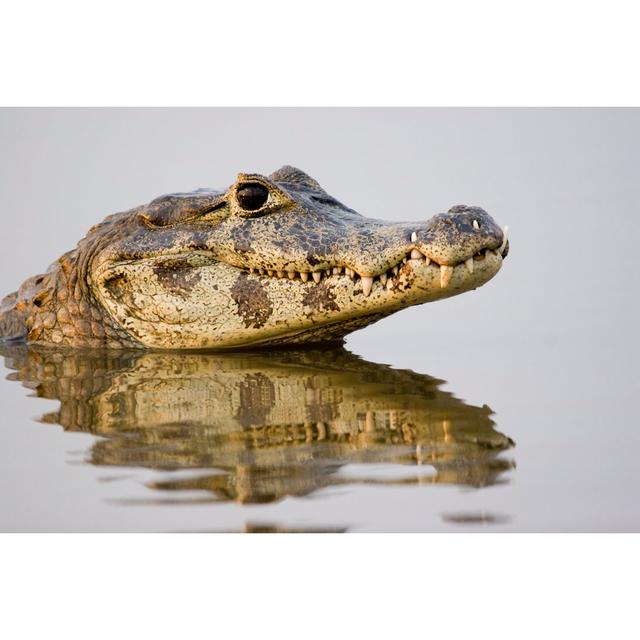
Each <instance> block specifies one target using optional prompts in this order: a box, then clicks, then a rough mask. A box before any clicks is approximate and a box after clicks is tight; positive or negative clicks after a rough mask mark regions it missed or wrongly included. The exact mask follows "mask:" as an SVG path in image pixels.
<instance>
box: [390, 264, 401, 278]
mask: <svg viewBox="0 0 640 640" xmlns="http://www.w3.org/2000/svg"><path fill="white" fill-rule="evenodd" d="M391 271H393V275H394V276H397V275H398V271H400V267H399V266H398V265H396V266H395V267H393V269H391Z"/></svg>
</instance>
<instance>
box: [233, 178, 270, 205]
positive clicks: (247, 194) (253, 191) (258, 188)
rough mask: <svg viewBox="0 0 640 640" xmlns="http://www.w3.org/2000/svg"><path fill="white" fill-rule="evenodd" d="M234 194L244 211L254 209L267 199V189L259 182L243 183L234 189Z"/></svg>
mask: <svg viewBox="0 0 640 640" xmlns="http://www.w3.org/2000/svg"><path fill="white" fill-rule="evenodd" d="M236 195H237V197H238V203H239V204H240V206H241V207H242V208H243V209H244V210H245V211H255V210H256V209H259V208H260V207H261V206H262V205H263V204H264V203H265V202H266V201H267V199H268V198H269V190H268V189H267V188H266V187H265V186H263V185H261V184H257V183H254V184H245V185H243V186H242V187H240V188H239V189H238V190H237V191H236Z"/></svg>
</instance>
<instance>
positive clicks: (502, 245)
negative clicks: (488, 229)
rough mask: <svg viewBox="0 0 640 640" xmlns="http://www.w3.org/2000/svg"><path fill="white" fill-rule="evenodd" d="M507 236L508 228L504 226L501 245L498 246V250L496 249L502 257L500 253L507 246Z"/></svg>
mask: <svg viewBox="0 0 640 640" xmlns="http://www.w3.org/2000/svg"><path fill="white" fill-rule="evenodd" d="M508 235H509V227H508V226H506V225H505V228H504V229H503V230H502V244H501V245H500V248H499V249H498V253H499V254H500V255H502V252H503V251H504V248H505V247H506V246H507V237H508Z"/></svg>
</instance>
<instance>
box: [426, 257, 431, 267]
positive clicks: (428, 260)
mask: <svg viewBox="0 0 640 640" xmlns="http://www.w3.org/2000/svg"><path fill="white" fill-rule="evenodd" d="M430 262H431V258H429V256H425V257H424V264H425V266H429V263H430Z"/></svg>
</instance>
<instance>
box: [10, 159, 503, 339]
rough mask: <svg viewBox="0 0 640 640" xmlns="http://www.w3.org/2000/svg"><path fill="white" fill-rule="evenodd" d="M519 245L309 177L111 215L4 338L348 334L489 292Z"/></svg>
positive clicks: (465, 214) (275, 177)
mask: <svg viewBox="0 0 640 640" xmlns="http://www.w3.org/2000/svg"><path fill="white" fill-rule="evenodd" d="M507 252H508V242H507V238H506V231H505V232H503V231H502V230H501V229H500V227H499V226H498V225H497V224H496V223H495V222H494V221H493V219H492V218H491V217H490V216H489V215H488V214H487V213H486V212H485V211H484V210H483V209H481V208H478V207H469V206H464V205H458V206H455V207H452V208H451V209H449V211H448V212H447V213H442V214H439V215H436V216H434V217H432V218H431V219H430V220H428V221H426V222H385V221H381V220H373V219H370V218H365V217H363V216H361V215H360V214H358V213H357V212H356V211H354V210H353V209H350V208H349V207H346V206H344V205H343V204H341V203H340V202H338V200H336V199H335V198H333V197H331V196H330V195H329V194H328V193H327V192H326V191H325V190H324V189H322V187H321V186H320V185H319V184H318V183H317V182H316V181H315V180H314V179H313V178H311V177H309V176H308V175H307V174H305V173H304V172H302V171H300V170H299V169H295V168H293V167H288V166H285V167H282V168H281V169H279V170H278V171H276V172H275V173H272V174H271V175H270V176H268V177H265V176H262V175H257V174H245V173H241V174H239V176H238V178H237V180H236V182H235V183H234V184H233V185H232V186H231V187H230V188H229V189H227V190H226V191H217V190H212V189H199V190H196V191H193V192H190V193H174V194H170V195H165V196H162V197H159V198H156V199H155V200H153V201H152V202H151V203H149V204H147V205H144V206H140V207H136V208H134V209H131V210H129V211H125V212H122V213H116V214H114V215H111V216H109V217H107V218H106V219H105V220H104V221H103V222H101V223H100V224H97V225H95V226H94V227H92V228H91V229H90V230H89V232H88V233H87V235H86V236H85V238H83V239H82V240H81V241H80V242H79V244H78V245H77V247H76V248H75V249H74V250H72V251H70V252H68V253H65V254H64V255H63V256H61V257H60V258H59V259H58V260H57V261H56V262H55V263H54V264H53V265H51V267H50V268H49V270H48V271H47V272H46V273H45V274H43V275H37V276H34V277H32V278H30V279H28V280H27V281H26V282H25V283H24V284H23V285H22V286H21V287H20V289H19V290H18V291H17V292H15V293H12V294H10V295H8V296H7V297H6V298H4V300H3V301H2V303H1V304H0V337H1V338H2V339H4V340H5V341H25V340H26V341H27V342H28V343H40V344H50V345H57V346H70V347H114V348H145V347H146V348H154V349H221V348H236V347H245V346H252V347H254V346H267V345H284V344H303V343H313V342H319V341H333V340H338V339H340V338H342V337H343V336H345V335H346V334H348V333H350V332H351V331H354V330H355V329H360V328H362V327H364V326H366V325H368V324H371V323H372V322H375V321H377V320H379V319H380V318H383V317H385V316H387V315H389V314H391V313H394V312H395V311H398V310H399V309H403V308H405V307H408V306H411V305H416V304H422V303H425V302H431V301H434V300H439V299H441V298H446V297H449V296H454V295H457V294H459V293H463V292H465V291H469V290H472V289H476V288H477V287H479V286H481V285H483V284H484V283H485V282H487V281H488V280H490V279H491V278H492V277H493V276H494V275H495V274H496V273H497V272H498V270H499V269H500V267H501V266H502V261H503V259H504V257H505V256H506V255H507Z"/></svg>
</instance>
